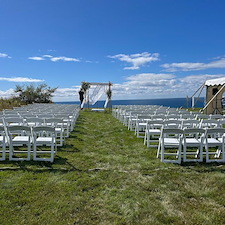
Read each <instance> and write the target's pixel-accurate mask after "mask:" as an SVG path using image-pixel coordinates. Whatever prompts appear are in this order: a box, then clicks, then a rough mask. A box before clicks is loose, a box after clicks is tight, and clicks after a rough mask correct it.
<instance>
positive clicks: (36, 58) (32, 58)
mask: <svg viewBox="0 0 225 225" xmlns="http://www.w3.org/2000/svg"><path fill="white" fill-rule="evenodd" d="M28 59H31V60H35V61H42V60H45V58H44V57H39V56H33V57H28Z"/></svg>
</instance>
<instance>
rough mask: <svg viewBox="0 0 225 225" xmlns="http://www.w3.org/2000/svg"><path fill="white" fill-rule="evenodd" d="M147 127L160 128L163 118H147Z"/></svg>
mask: <svg viewBox="0 0 225 225" xmlns="http://www.w3.org/2000/svg"><path fill="white" fill-rule="evenodd" d="M146 127H147V129H161V128H162V127H163V120H149V121H148V122H147V125H146Z"/></svg>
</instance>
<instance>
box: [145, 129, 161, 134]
mask: <svg viewBox="0 0 225 225" xmlns="http://www.w3.org/2000/svg"><path fill="white" fill-rule="evenodd" d="M148 132H149V133H150V134H160V133H161V130H160V129H149V130H148Z"/></svg>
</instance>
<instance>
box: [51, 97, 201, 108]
mask: <svg viewBox="0 0 225 225" xmlns="http://www.w3.org/2000/svg"><path fill="white" fill-rule="evenodd" d="M55 103H56V104H80V102H79V101H72V102H55ZM104 104H105V101H98V102H96V103H95V104H94V105H90V107H91V108H103V107H104ZM112 105H162V106H168V107H173V108H179V107H183V108H191V99H188V101H187V99H186V98H164V99H135V100H112ZM85 107H87V106H85ZM203 107H204V98H199V99H198V101H197V103H196V105H195V108H203Z"/></svg>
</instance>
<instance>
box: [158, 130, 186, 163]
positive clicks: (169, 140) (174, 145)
mask: <svg viewBox="0 0 225 225" xmlns="http://www.w3.org/2000/svg"><path fill="white" fill-rule="evenodd" d="M183 134H184V132H183V130H182V129H179V128H162V130H161V135H160V138H159V146H158V152H157V158H159V156H161V157H160V158H161V162H172V163H179V164H180V163H181V151H182V140H183Z"/></svg>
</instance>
